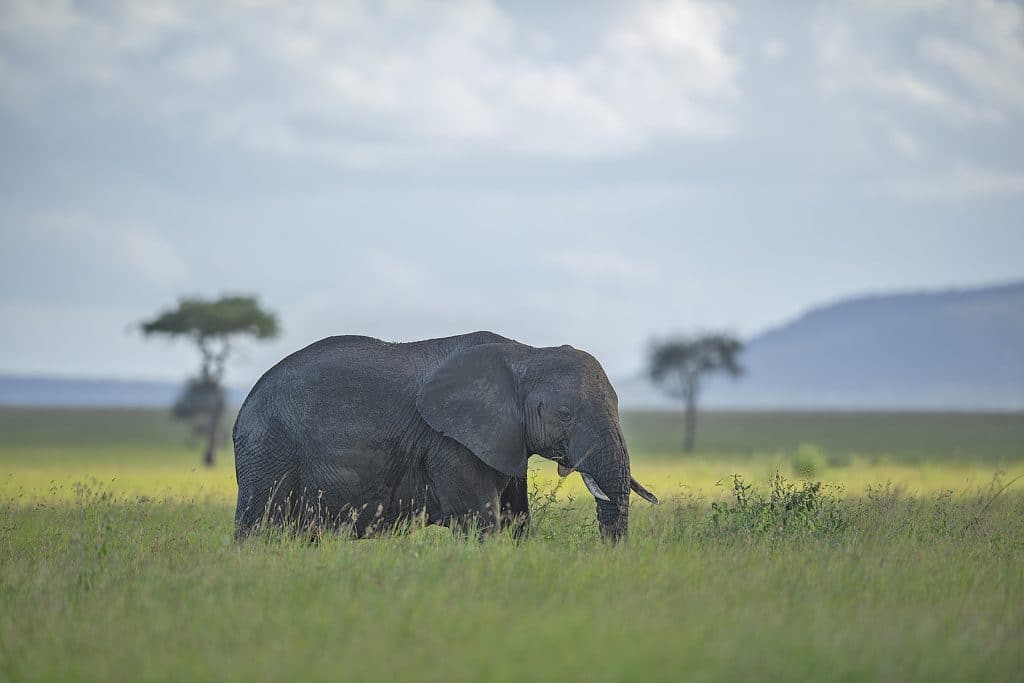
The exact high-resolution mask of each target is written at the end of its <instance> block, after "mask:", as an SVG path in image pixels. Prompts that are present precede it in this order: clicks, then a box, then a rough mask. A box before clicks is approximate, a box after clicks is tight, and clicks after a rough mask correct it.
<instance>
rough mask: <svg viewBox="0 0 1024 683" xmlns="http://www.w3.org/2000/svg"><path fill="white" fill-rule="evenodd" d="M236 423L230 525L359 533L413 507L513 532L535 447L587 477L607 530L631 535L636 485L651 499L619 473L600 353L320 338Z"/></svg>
mask: <svg viewBox="0 0 1024 683" xmlns="http://www.w3.org/2000/svg"><path fill="white" fill-rule="evenodd" d="M233 436H234V444H235V469H236V473H237V476H238V507H237V510H236V512H235V525H236V529H237V532H238V535H239V536H240V537H241V536H245V535H247V534H248V533H250V532H251V531H252V530H254V529H256V528H258V527H259V526H260V525H261V524H264V523H268V522H269V523H280V522H281V521H283V520H288V521H291V522H297V523H299V524H313V523H323V522H327V523H328V524H331V525H339V524H348V523H351V524H353V528H354V530H355V532H356V533H357V534H359V535H361V536H362V535H366V534H368V533H372V532H374V531H378V530H382V529H386V528H388V527H390V526H392V525H394V524H395V523H396V522H398V521H400V520H403V519H408V518H410V517H413V516H418V515H423V516H425V518H426V521H427V522H428V523H432V524H444V525H448V526H452V527H459V526H460V525H464V524H466V523H469V522H470V521H472V522H473V523H475V524H477V525H479V526H480V528H482V529H483V530H485V531H489V530H493V529H495V528H504V527H506V526H509V525H512V526H513V528H514V529H515V530H516V532H518V533H521V532H522V531H523V530H524V529H525V528H526V523H527V522H528V519H529V512H530V511H529V507H528V505H527V492H526V462H527V458H528V457H529V455H530V454H538V455H541V456H543V457H545V458H548V459H551V460H554V461H556V462H558V463H559V471H560V473H562V474H566V473H568V472H570V471H573V470H576V471H578V472H580V473H581V475H583V476H584V480H585V481H587V483H588V487H589V488H590V490H591V493H593V494H594V495H595V498H597V518H598V521H599V525H600V529H601V532H602V535H603V536H604V537H605V538H607V539H610V540H618V539H619V538H621V537H622V536H623V535H624V534H625V533H626V530H627V525H628V519H629V492H630V489H631V488H632V489H633V490H635V491H637V492H638V493H639V494H640V495H642V496H644V497H645V498H647V499H648V500H651V501H652V502H656V500H657V499H655V498H654V496H653V495H651V494H650V493H649V492H647V491H646V489H644V488H643V487H642V486H640V485H639V484H637V483H636V482H635V481H634V480H632V478H631V477H630V472H629V454H628V453H627V451H626V444H625V442H624V441H623V438H622V431H621V430H620V428H619V414H618V399H617V397H616V395H615V391H614V389H612V386H611V384H610V383H609V382H608V378H607V377H606V376H605V373H604V370H603V369H602V368H601V365H600V364H599V363H598V362H597V360H596V359H595V358H594V357H593V356H591V355H589V354H587V353H585V352H583V351H579V350H577V349H574V348H572V347H571V346H560V347H558V348H534V347H531V346H526V345H525V344H520V343H517V342H515V341H512V340H509V339H506V338H504V337H501V336H499V335H497V334H493V333H491V332H475V333H473V334H466V335H460V336H457V337H448V338H444V339H430V340H427V341H421V342H413V343H408V344H392V343H388V342H383V341H380V340H377V339H372V338H369V337H356V336H344V337H330V338H327V339H324V340H322V341H319V342H316V343H315V344H312V345H310V346H307V347H306V348H304V349H302V350H300V351H298V352H296V353H293V354H292V355H290V356H288V357H287V358H285V359H284V360H282V361H281V362H280V363H278V364H277V365H275V366H274V367H273V368H271V369H270V370H269V371H268V372H267V373H266V374H265V375H263V377H262V378H261V379H260V380H259V382H257V383H256V386H255V387H253V389H252V391H251V392H250V393H249V396H248V398H246V400H245V403H244V404H243V405H242V408H241V410H240V412H239V414H238V419H237V420H236V422H235V428H234V433H233ZM588 475H589V476H588ZM602 496H604V497H607V500H601V497H602Z"/></svg>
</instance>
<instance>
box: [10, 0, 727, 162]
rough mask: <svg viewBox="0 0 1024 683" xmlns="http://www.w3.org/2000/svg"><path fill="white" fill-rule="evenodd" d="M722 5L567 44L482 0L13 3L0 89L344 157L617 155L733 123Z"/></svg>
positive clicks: (650, 7)
mask: <svg viewBox="0 0 1024 683" xmlns="http://www.w3.org/2000/svg"><path fill="white" fill-rule="evenodd" d="M733 16H734V12H733V11H732V10H730V9H729V8H728V7H726V6H724V5H718V4H710V3H705V2H700V1H699V0H664V1H661V2H646V3H626V4H622V5H618V6H613V8H612V9H610V10H608V11H607V12H606V13H605V16H603V17H602V21H600V22H597V25H596V27H594V28H593V29H589V30H587V31H586V32H585V33H584V34H583V35H581V36H580V40H579V41H578V43H579V44H578V45H577V46H573V47H572V48H571V49H570V46H567V45H564V44H562V43H559V42H558V41H557V40H556V38H555V36H553V35H550V34H546V33H543V32H540V31H539V30H537V29H534V28H531V27H529V26H527V25H526V24H524V23H520V22H517V21H516V20H515V18H514V17H513V16H511V15H510V14H509V13H507V12H506V11H504V10H503V9H502V8H501V7H500V6H498V5H497V4H495V3H494V2H491V1H489V0H464V1H461V2H455V3H450V4H443V5H437V4H430V3H407V2H380V3H362V2H356V1H354V0H352V1H348V2H333V1H332V2H327V1H322V2H313V3H301V4H290V3H258V4H253V3H247V2H241V1H237V2H227V3H214V4H210V3H201V2H195V3H175V4H170V3H167V4H164V3H159V2H150V3H132V2H127V1H126V0H116V1H108V2H106V3H101V4H100V5H99V6H97V7H93V6H88V7H85V6H79V5H76V4H73V3H66V2H57V1H51V2H46V1H45V0H44V1H41V2H14V3H13V4H8V5H6V6H5V7H4V9H2V10H0V27H2V28H0V41H2V42H0V101H6V102H7V103H8V105H14V104H17V105H19V106H23V105H24V103H25V102H32V101H33V100H36V101H38V102H40V103H41V102H44V101H45V98H46V97H47V96H48V95H51V94H52V93H53V92H57V91H59V89H60V88H61V87H67V86H73V87H78V88H81V89H82V90H83V91H84V92H85V94H86V97H85V102H86V103H88V104H89V105H91V107H92V109H93V113H94V114H97V113H98V114H101V115H127V116H134V115H141V116H143V117H146V118H149V119H154V120H160V121H162V120H170V121H173V122H184V123H185V124H187V125H194V127H195V128H196V129H198V130H199V131H201V132H202V133H203V134H205V135H206V136H209V137H211V138H215V139H226V140H229V141H231V142H234V143H237V144H241V145H244V146H247V147H253V148H257V149H261V150H267V151H272V152H275V153H279V154H284V155H296V154H298V155H305V156H309V155H312V156H319V157H325V158H328V159H331V160H334V161H340V162H343V163H349V164H374V163H387V162H391V161H396V160H401V159H406V158H410V157H413V158H415V157H419V156H425V155H439V154H440V155H444V154H451V153H464V152H467V151H469V152H486V151H491V152H498V153H501V154H506V155H515V156H525V157H568V158H602V157H616V156H621V155H626V154H630V153H634V152H636V151H638V150H642V149H644V148H647V147H649V146H651V145H653V144H655V143H656V142H658V141H661V140H706V139H721V138H725V137H728V136H730V135H731V134H732V132H733V115H732V114H733V109H734V107H735V103H736V102H737V100H738V98H739V96H740V93H739V88H738V75H739V71H740V68H739V63H738V61H737V59H736V58H735V57H734V56H732V55H731V54H730V53H729V52H728V51H727V50H726V48H725V41H726V37H727V34H728V31H729V28H730V26H731V24H732V21H733ZM26 82H30V83H32V84H33V88H32V89H31V91H30V92H29V91H26V85H25V83H26ZM213 86H216V87H213ZM39 106H42V104H39Z"/></svg>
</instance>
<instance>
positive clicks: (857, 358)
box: [0, 282, 1024, 410]
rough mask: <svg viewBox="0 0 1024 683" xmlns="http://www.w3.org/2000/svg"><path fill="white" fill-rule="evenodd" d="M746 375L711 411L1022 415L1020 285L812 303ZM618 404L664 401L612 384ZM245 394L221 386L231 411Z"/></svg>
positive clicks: (35, 399) (29, 388)
mask: <svg viewBox="0 0 1024 683" xmlns="http://www.w3.org/2000/svg"><path fill="white" fill-rule="evenodd" d="M743 363H744V365H745V366H746V367H747V370H748V372H747V374H746V376H744V377H743V378H742V379H740V380H738V381H735V382H732V381H730V380H726V379H718V380H716V381H714V382H712V383H711V384H710V385H709V386H708V387H707V391H706V392H705V394H704V397H703V401H702V403H703V405H705V406H709V407H738V408H763V409H771V408H789V409H795V408H808V409H816V408H823V409H873V408H874V409H893V410H895V409H919V410H971V409H975V410H985V409H988V410H1024V282H1020V283H1016V284H1010V285H1005V286H1000V287H986V288H980V289H969V290H957V291H945V292H924V293H909V294H889V295H878V296H867V297H860V298H855V299H849V300H846V301H840V302H838V303H834V304H831V305H827V306H823V307H821V308H816V309H813V310H811V311H809V312H808V313H806V314H804V315H802V316H801V317H799V318H797V319H796V320H793V321H791V322H789V323H786V324H784V325H782V326H781V327H778V328H775V329H772V330H769V331H767V332H765V333H763V334H760V335H758V336H756V337H754V338H753V339H750V340H749V341H748V343H747V348H746V350H745V351H744V354H743ZM613 380H614V382H615V387H616V390H617V391H618V394H619V399H620V404H621V405H622V407H623V408H626V409H629V408H647V407H665V406H667V405H670V402H669V401H668V400H667V399H666V398H665V397H664V396H663V395H662V394H661V393H660V392H659V391H658V390H657V389H656V388H655V387H653V386H652V385H651V384H650V383H649V382H647V381H646V380H645V379H640V378H638V377H634V378H631V379H630V378H621V377H620V378H613ZM179 388H180V385H179V384H177V383H174V382H144V381H114V380H82V379H58V378H39V377H12V376H0V405H66V406H148V407H160V406H169V405H171V403H172V402H173V401H174V398H175V396H176V395H177V393H178V390H179ZM245 393H246V392H245V390H242V389H236V388H232V389H231V390H230V391H229V394H230V399H231V402H232V403H233V404H234V405H238V404H239V403H241V401H242V399H244V398H245Z"/></svg>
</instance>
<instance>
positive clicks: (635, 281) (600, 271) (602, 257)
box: [540, 248, 659, 285]
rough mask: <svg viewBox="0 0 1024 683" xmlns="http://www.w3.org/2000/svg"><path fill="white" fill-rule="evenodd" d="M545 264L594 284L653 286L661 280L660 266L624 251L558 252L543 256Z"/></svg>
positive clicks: (560, 250)
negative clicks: (638, 258)
mask: <svg viewBox="0 0 1024 683" xmlns="http://www.w3.org/2000/svg"><path fill="white" fill-rule="evenodd" d="M540 263H541V265H546V266H554V267H555V268H557V269H559V270H561V271H562V272H563V273H564V274H566V275H568V276H569V277H570V278H572V279H574V280H577V281H580V282H582V283H585V284H588V285H592V284H594V283H595V282H607V283H612V284H617V285H623V284H625V285H650V284H653V283H654V282H656V281H657V279H658V275H659V273H658V267H657V266H656V265H654V264H651V263H645V262H642V261H639V260H636V259H632V258H630V257H628V256H626V255H625V254H623V253H622V252H621V251H617V250H611V249H595V248H572V249H556V250H552V251H548V252H546V253H544V254H543V255H542V256H541V257H540Z"/></svg>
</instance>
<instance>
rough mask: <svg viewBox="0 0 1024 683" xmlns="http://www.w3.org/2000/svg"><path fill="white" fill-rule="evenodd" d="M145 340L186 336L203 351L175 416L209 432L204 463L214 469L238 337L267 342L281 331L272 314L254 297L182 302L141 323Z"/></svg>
mask: <svg viewBox="0 0 1024 683" xmlns="http://www.w3.org/2000/svg"><path fill="white" fill-rule="evenodd" d="M141 328H142V332H143V334H145V335H146V336H150V335H154V334H161V335H166V336H168V337H171V338H177V337H184V338H186V339H188V340H190V341H191V342H192V343H193V344H195V345H196V348H197V349H199V355H200V357H201V361H202V364H201V366H200V368H199V375H198V376H196V377H192V378H190V379H189V380H188V382H187V383H186V384H185V388H184V390H183V391H182V394H181V396H180V397H179V398H178V400H177V402H176V403H175V404H174V408H173V413H174V415H175V416H176V417H179V418H182V419H189V420H194V421H195V422H196V424H197V427H198V428H199V429H200V430H201V431H203V432H205V433H206V436H207V445H206V453H205V454H204V456H203V463H204V464H205V465H207V466H208V467H212V466H213V465H214V463H215V462H216V459H217V445H218V443H219V441H220V437H221V429H222V422H223V419H224V411H225V408H226V407H227V397H226V394H225V392H224V384H223V381H224V366H225V364H226V363H227V360H228V357H229V356H230V355H231V352H232V350H233V348H234V347H233V342H234V341H235V340H236V339H237V338H239V337H252V338H255V339H269V338H271V337H275V336H277V334H278V332H279V329H278V324H277V318H276V317H275V316H274V314H273V313H269V312H267V311H265V310H263V309H262V308H261V307H260V305H259V302H258V301H257V299H256V298H255V297H249V296H225V297H221V298H220V299H216V300H205V299H181V300H180V301H179V302H178V305H177V307H175V308H172V309H169V310H166V311H164V312H162V313H160V314H159V315H157V316H156V317H155V318H153V319H152V320H149V321H146V322H144V323H142V325H141Z"/></svg>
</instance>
